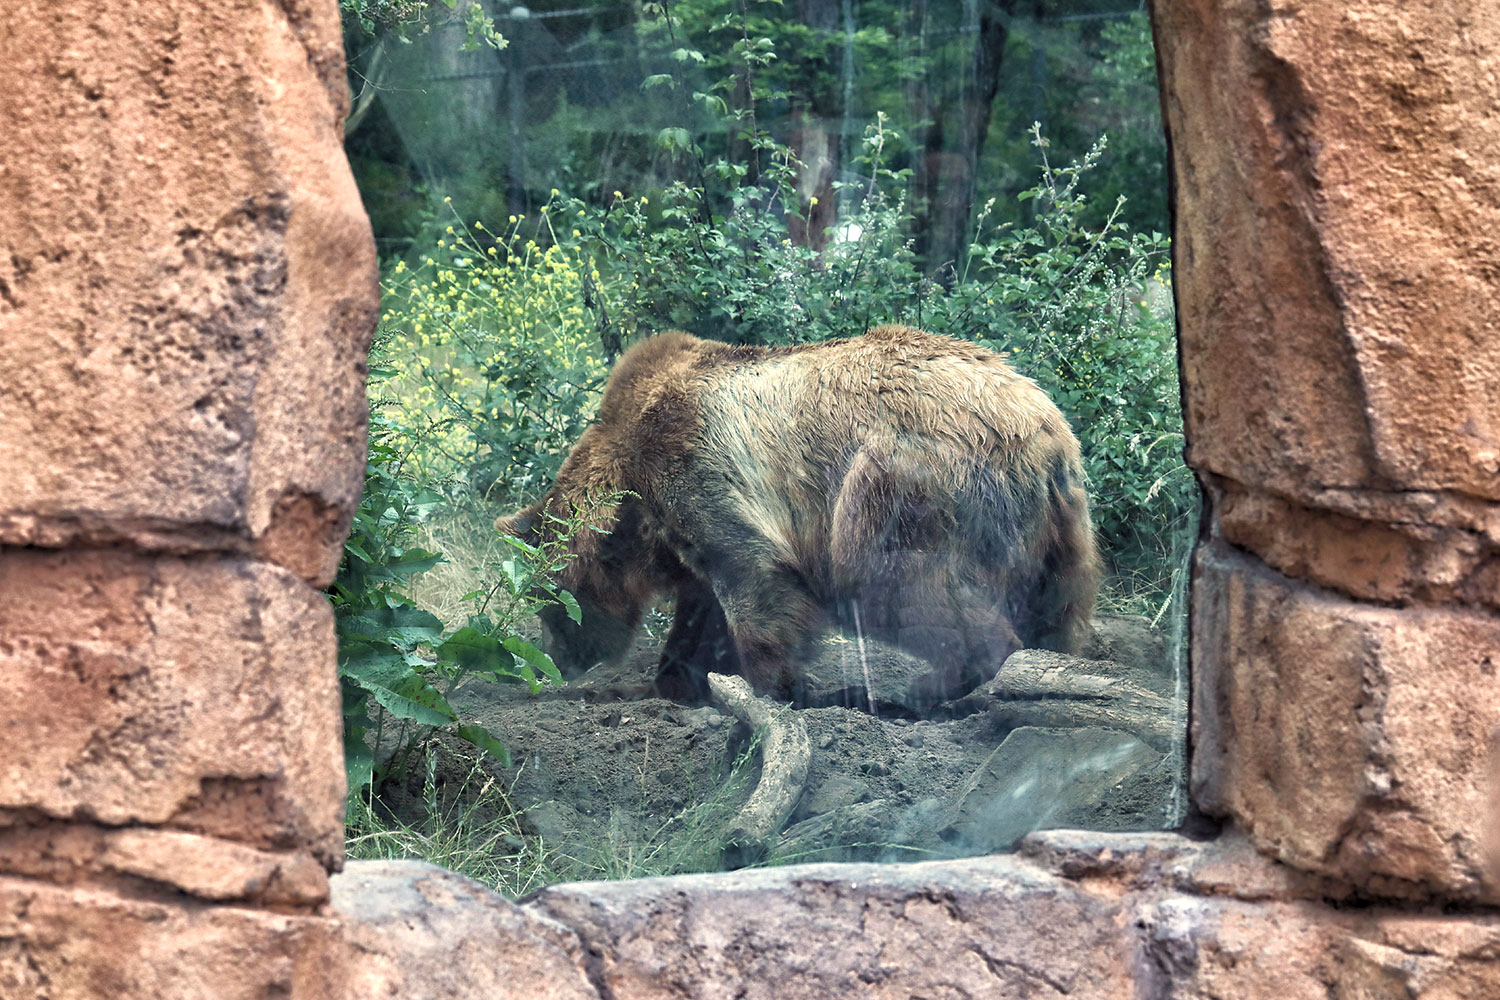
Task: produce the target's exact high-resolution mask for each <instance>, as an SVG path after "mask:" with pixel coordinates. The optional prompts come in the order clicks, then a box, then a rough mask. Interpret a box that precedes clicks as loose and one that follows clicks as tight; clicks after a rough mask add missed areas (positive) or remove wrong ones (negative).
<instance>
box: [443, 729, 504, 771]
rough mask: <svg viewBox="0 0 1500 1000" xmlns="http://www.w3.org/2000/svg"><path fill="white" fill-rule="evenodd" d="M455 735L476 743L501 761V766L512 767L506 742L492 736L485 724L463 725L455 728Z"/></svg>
mask: <svg viewBox="0 0 1500 1000" xmlns="http://www.w3.org/2000/svg"><path fill="white" fill-rule="evenodd" d="M453 735H455V736H457V737H458V738H459V739H461V740H466V741H468V742H469V743H472V744H474V746H476V747H478V748H479V749H481V750H483V751H484V752H485V753H487V754H489V755H490V756H491V757H493V758H495V759H496V760H497V761H499V762H500V766H501V767H510V751H509V750H507V749H505V744H504V743H501V742H500V741H499V740H497V739H495V737H493V736H491V735H490V731H489V730H488V729H485V728H484V727H483V726H471V725H461V726H458V727H456V728H455V729H454V730H453Z"/></svg>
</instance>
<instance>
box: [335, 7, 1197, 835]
mask: <svg viewBox="0 0 1500 1000" xmlns="http://www.w3.org/2000/svg"><path fill="white" fill-rule="evenodd" d="M341 8H342V10H343V13H344V36H345V44H346V49H347V51H348V55H349V67H350V69H349V72H350V87H351V92H352V94H353V105H352V111H351V114H350V117H349V120H348V123H347V127H346V150H347V152H348V154H349V158H350V161H351V163H352V165H353V167H354V171H355V176H356V179H357V181H358V183H359V186H360V189H361V192H362V193H363V196H364V199H365V205H366V208H367V210H368V211H369V214H370V217H371V220H372V223H373V225H374V228H375V235H376V239H377V243H378V246H379V248H380V251H381V258H382V270H383V293H384V294H383V307H382V318H381V324H380V329H379V331H378V333H377V337H376V341H375V345H374V347H373V348H372V352H371V369H370V371H371V401H372V423H371V458H370V468H369V477H368V481H367V487H366V491H365V497H364V501H363V503H362V505H361V508H360V511H359V513H358V515H357V516H356V520H355V529H354V533H353V535H352V536H351V539H350V542H349V545H348V550H347V556H346V560H345V564H344V566H343V569H342V570H341V573H340V576H339V580H338V582H337V583H336V585H335V587H334V588H333V589H332V590H331V592H330V596H331V598H332V600H333V601H334V604H335V609H336V612H337V615H338V620H339V625H340V642H341V652H340V670H341V675H342V677H343V681H344V688H345V716H346V743H347V746H348V747H349V754H350V757H349V767H350V778H351V782H350V784H351V794H352V795H353V796H354V798H353V799H352V800H351V801H352V803H357V802H358V801H359V799H360V795H361V794H364V795H365V796H366V798H365V800H364V801H365V803H366V806H368V804H369V801H370V800H369V798H368V794H369V792H370V790H371V789H372V788H373V787H374V786H375V785H378V783H379V782H380V781H381V780H382V779H383V778H384V777H386V776H388V775H389V774H390V773H391V769H392V767H393V766H395V765H393V764H392V761H397V760H400V759H404V758H403V754H402V753H401V752H399V751H398V752H395V753H392V752H390V750H389V748H390V747H391V746H393V745H394V746H396V747H398V748H404V750H405V757H408V758H409V757H410V751H411V749H412V748H414V747H417V746H419V745H420V744H421V742H422V740H423V739H425V738H426V737H427V736H430V734H431V733H432V732H434V731H439V730H440V731H442V732H446V733H449V734H451V735H454V736H457V737H458V738H460V739H461V740H465V741H467V742H469V743H471V744H473V745H474V746H476V747H478V748H480V749H481V750H482V751H484V752H485V753H487V754H490V755H491V756H492V757H494V758H498V759H500V760H504V759H506V756H507V748H506V747H505V746H504V745H503V743H502V741H501V740H500V739H498V738H497V737H496V736H495V735H493V734H490V733H488V732H486V731H484V730H482V729H480V728H478V727H475V726H472V725H465V724H463V722H462V720H461V719H460V718H459V717H458V713H457V712H455V711H454V709H453V708H452V705H451V702H450V696H451V694H452V692H453V690H454V689H455V687H456V686H457V685H458V684H460V683H462V682H463V680H464V679H465V678H466V677H469V676H474V675H478V676H484V677H489V678H491V679H500V680H510V681H516V682H522V683H526V684H529V685H532V686H533V687H537V686H540V685H542V684H545V683H548V682H549V681H555V680H556V671H555V668H553V666H552V664H551V661H550V659H548V658H547V656H546V654H545V653H543V652H541V651H540V650H539V649H537V648H536V646H535V645H533V644H532V643H530V642H528V641H527V640H526V639H525V638H523V636H522V632H523V631H524V630H523V629H522V626H521V623H522V622H523V621H524V620H525V619H526V618H527V616H528V615H529V614H531V613H532V612H534V611H535V610H536V608H537V606H538V604H539V603H544V602H548V601H560V602H562V603H564V604H565V605H569V607H570V609H571V608H572V606H571V598H570V597H569V596H568V595H567V594H565V593H562V592H559V591H556V590H554V589H550V588H549V587H548V586H547V585H546V579H547V570H548V569H549V568H553V567H555V566H556V565H557V562H558V560H560V559H564V558H566V552H565V546H564V544H563V541H564V540H565V538H566V536H567V535H568V534H569V533H570V532H576V531H578V530H588V524H589V522H590V520H591V518H593V517H595V516H596V515H597V514H598V513H599V512H598V511H578V512H573V513H572V514H571V515H570V516H569V517H567V518H565V519H564V520H563V522H560V523H559V524H558V525H557V528H558V533H557V538H556V540H555V541H554V543H552V544H549V545H546V546H543V547H541V548H540V549H536V548H531V547H528V546H525V545H522V544H521V543H519V542H516V541H515V540H508V539H503V538H498V537H497V536H495V535H494V533H493V532H492V531H490V530H489V528H488V525H489V522H490V520H491V519H492V518H493V517H494V515H495V514H496V513H497V512H500V511H503V510H506V509H511V508H514V506H516V505H517V504H519V503H521V502H524V501H526V500H529V499H531V498H533V497H534V496H536V495H537V494H538V493H539V492H540V491H541V490H543V489H544V488H545V487H546V485H547V484H548V482H550V479H551V477H552V475H553V474H554V473H555V472H556V470H557V467H558V465H559V464H560V463H561V460H562V458H563V457H564V456H565V454H566V452H567V449H568V447H569V446H570V445H571V444H572V443H573V442H574V441H575V440H577V438H578V436H579V435H580V434H581V432H582V430H583V428H584V427H585V426H587V424H588V422H589V421H590V419H591V418H592V416H593V413H594V411H595V408H596V407H597V403H598V398H599V394H600V390H601V388H602V386H603V383H604V380H605V378H606V377H607V374H608V370H609V366H610V364H611V363H612V362H613V360H614V359H615V358H616V357H617V356H618V355H619V353H620V352H621V351H622V350H623V349H624V348H625V347H627V346H628V345H629V344H630V343H632V342H634V341H635V340H637V339H639V338H641V337H644V336H647V335H649V334H650V333H653V332H657V331H660V330H662V329H668V328H680V329H685V330H688V331H690V332H693V333H695V334H698V335H700V336H706V337H713V338H716V339H720V340H726V341H731V342H737V343H755V344H772V345H774V344H787V343H798V342H806V341H809V340H821V339H824V338H827V337H838V336H850V335H855V334H858V333H860V332H862V331H864V330H865V329H867V328H869V327H871V326H875V325H879V324H881V323H887V322H904V323H910V324H912V325H917V326H921V327H924V328H927V329H930V330H933V331H936V332H941V333H947V334H950V335H953V336H958V337H963V338H967V339H971V340H975V341H978V342H980V343H983V344H985V345H987V346H989V347H992V348H994V349H996V350H1001V351H1004V352H1006V353H1007V354H1008V355H1009V356H1010V358H1011V361H1012V363H1013V364H1014V365H1015V366H1016V367H1017V368H1018V369H1020V370H1021V371H1022V372H1023V373H1024V374H1027V375H1029V376H1031V377H1032V378H1034V379H1035V380H1036V381H1037V382H1038V383H1040V384H1041V385H1042V386H1043V387H1044V388H1045V389H1046V390H1047V391H1048V392H1049V393H1050V394H1051V395H1052V397H1053V398H1054V399H1055V400H1056V401H1057V403H1058V404H1059V406H1060V407H1061V408H1062V409H1063V411H1064V412H1065V413H1066V414H1067V415H1068V417H1069V419H1070V421H1071V423H1072V424H1073V426H1074V428H1075V430H1076V431H1077V432H1078V434H1079V437H1080V440H1081V442H1082V444H1083V448H1084V454H1085V462H1086V469H1087V471H1088V475H1089V479H1090V494H1091V498H1092V503H1093V511H1094V518H1095V524H1096V528H1097V530H1098V534H1099V538H1100V542H1101V546H1102V548H1103V551H1104V553H1105V555H1106V558H1107V561H1108V564H1109V570H1110V579H1109V582H1108V585H1107V588H1106V595H1105V604H1106V606H1107V607H1109V608H1110V609H1111V610H1116V611H1128V612H1132V613H1139V614H1144V615H1146V616H1148V617H1150V618H1151V619H1152V620H1153V621H1155V622H1157V623H1160V622H1161V621H1162V620H1163V618H1164V617H1166V616H1169V615H1172V614H1176V613H1177V611H1178V607H1179V605H1180V584H1181V581H1182V578H1183V575H1184V569H1183V567H1184V554H1185V552H1186V548H1187V544H1186V543H1187V539H1188V538H1189V537H1190V534H1191V531H1192V522H1193V518H1194V516H1195V513H1196V505H1197V492H1196V487H1195V486H1194V484H1193V482H1192V479H1191V476H1190V475H1189V474H1188V473H1187V471H1186V469H1185V468H1184V467H1183V465H1182V461H1181V447H1182V437H1181V418H1180V412H1179V398H1178V382H1177V365H1176V346H1175V335H1174V320H1173V315H1172V304H1171V293H1170V264H1169V245H1168V241H1167V238H1166V237H1165V236H1164V235H1163V234H1164V233H1166V232H1167V231H1168V219H1167V180H1166V173H1165V160H1166V151H1165V144H1164V140H1163V134H1162V129H1161V123H1160V113H1159V106H1158V99H1157V90H1156V69H1155V59H1154V55H1153V49H1152V43H1151V33H1150V28H1149V24H1148V22H1147V19H1146V15H1145V12H1144V10H1143V5H1141V4H1136V3H1129V2H1124V0H910V2H903V0H785V2H781V0H675V2H660V3H644V2H635V0H610V2H603V3H595V4H588V3H587V2H586V0H538V2H535V3H534V4H530V5H528V6H526V7H521V6H507V5H492V4H480V3H476V2H473V0H430V2H428V0H341ZM388 724H397V725H399V726H400V727H401V736H400V737H399V738H398V739H396V740H394V741H393V740H392V739H391V738H390V736H389V734H388V733H386V732H385V731H384V727H386V726H387V725H388ZM377 730H379V731H378V732H377ZM373 748H385V749H383V750H382V752H381V753H380V754H379V755H378V756H379V759H378V760H377V754H376V753H374V752H373ZM361 815H363V816H364V818H365V820H369V819H371V817H370V816H369V814H368V810H366V811H365V812H364V813H360V812H359V811H358V810H355V811H353V812H351V816H352V817H355V819H354V820H352V822H354V823H355V826H356V827H357V826H358V825H359V820H358V817H359V816H361Z"/></svg>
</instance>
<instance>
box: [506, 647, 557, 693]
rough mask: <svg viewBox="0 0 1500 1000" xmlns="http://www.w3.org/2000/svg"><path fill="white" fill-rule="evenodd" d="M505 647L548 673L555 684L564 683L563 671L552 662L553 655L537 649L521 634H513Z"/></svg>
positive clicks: (532, 665) (524, 660) (544, 672)
mask: <svg viewBox="0 0 1500 1000" xmlns="http://www.w3.org/2000/svg"><path fill="white" fill-rule="evenodd" d="M504 645H505V648H506V649H508V650H510V651H511V652H512V653H514V654H515V655H516V656H518V657H520V658H521V660H522V661H523V662H525V663H527V664H529V665H530V666H531V667H532V668H533V669H535V670H537V671H540V672H541V673H543V674H546V675H547V676H548V677H550V678H551V679H552V682H553V683H554V684H561V683H562V672H561V671H560V670H558V669H557V664H556V663H553V662H552V657H550V656H548V655H547V654H546V653H544V652H542V651H541V650H540V649H537V648H536V647H535V646H533V645H532V644H531V643H529V642H527V641H526V640H525V639H522V638H521V637H520V636H515V635H513V636H511V637H509V638H508V639H506V640H505V643H504Z"/></svg>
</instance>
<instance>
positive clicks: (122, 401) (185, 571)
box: [0, 0, 1500, 1000]
mask: <svg viewBox="0 0 1500 1000" xmlns="http://www.w3.org/2000/svg"><path fill="white" fill-rule="evenodd" d="M1153 18H1154V21H1155V24H1156V28H1157V33H1158V42H1159V52H1160V59H1161V68H1162V78H1163V99H1164V107H1165V109H1166V119H1167V123H1168V128H1169V133H1170V139H1171V145H1172V164H1173V172H1174V177H1175V197H1176V213H1177V218H1176V224H1175V252H1176V257H1177V259H1176V268H1175V270H1176V282H1177V294H1178V299H1179V302H1178V304H1179V317H1180V323H1181V334H1182V335H1181V343H1182V360H1183V371H1184V383H1185V390H1184V393H1185V399H1186V403H1187V411H1188V431H1189V440H1190V444H1191V447H1190V451H1189V457H1190V461H1191V463H1192V465H1193V467H1194V468H1195V469H1196V470H1197V471H1198V473H1199V475H1200V477H1201V479H1202V480H1203V482H1204V485H1205V489H1206V492H1207V494H1208V504H1209V506H1208V510H1207V516H1206V518H1205V525H1206V527H1205V531H1204V537H1203V540H1202V544H1201V545H1200V549H1199V553H1198V558H1197V562H1196V566H1195V576H1194V587H1193V608H1192V671H1193V691H1194V700H1193V733H1192V737H1193V758H1194V759H1193V785H1192V794H1193V798H1194V802H1195V804H1196V806H1197V807H1198V808H1199V809H1200V810H1202V812H1204V813H1206V814H1208V815H1210V816H1211V817H1216V818H1219V819H1222V820H1223V826H1222V829H1219V830H1218V831H1217V832H1216V833H1214V835H1213V836H1212V837H1211V838H1209V839H1206V840H1193V839H1191V838H1189V837H1187V836H1183V835H1178V834H1152V835H1109V836H1106V835H1089V834H1070V833H1052V834H1039V835H1033V836H1032V837H1031V838H1028V840H1027V841H1026V842H1025V843H1024V845H1023V849H1022V851H1021V852H1020V853H1019V854H1017V855H1013V856H999V857H992V858H980V859H973V860H967V861H958V862H943V863H935V864H925V865H909V866H899V867H895V866H868V865H851V866H802V867H791V868H780V869H773V870H765V871H750V872H737V873H728V874H723V875H705V876H691V877H684V878H677V879H665V880H647V881H640V882H633V883H617V884H590V885H569V886H557V887H553V888H550V889H548V890H545V891H544V892H542V893H541V894H539V895H538V896H536V897H535V898H533V899H531V900H529V901H527V902H525V903H523V904H521V905H516V904H512V903H508V902H506V901H504V900H502V899H500V898H498V897H496V896H495V895H493V894H491V893H489V892H487V891H486V890H484V889H482V888H481V887H479V886H476V885H475V884H473V883H471V882H467V881H465V880H463V879H460V878H458V877H456V876H452V875H448V874H446V873H443V872H441V871H439V870H437V869H432V868H429V867H426V866H421V865H415V864H410V863H396V864H368V863H366V864H357V865H350V866H349V870H348V871H345V872H344V873H343V874H341V875H338V876H337V877H336V878H334V879H332V880H331V882H330V879H329V873H330V872H333V871H336V870H337V869H338V868H339V867H340V865H341V863H342V850H341V834H342V824H341V820H342V817H341V816H340V806H341V802H342V793H343V787H342V781H343V778H342V766H341V765H342V761H341V754H340V752H339V746H338V729H339V719H338V714H339V713H338V701H337V688H336V684H335V678H334V674H335V671H334V659H333V657H334V651H333V633H332V624H331V619H330V615H329V612H328V608H327V606H326V603H325V602H324V601H323V599H322V598H321V596H320V595H319V594H318V590H317V588H318V587H320V586H321V585H323V584H324V583H326V581H327V580H328V578H329V576H330V575H331V574H332V573H333V571H334V569H335V567H336V564H337V561H338V556H339V549H340V543H341V540H342V537H343V533H344V531H345V530H346V528H347V523H348V518H349V515H350V511H351V509H352V506H353V504H354V502H355V499H356V496H357V491H358V488H359V484H360V473H361V468H362V449H363V439H364V409H363V391H362V365H363V357H364V351H365V347H366V338H367V336H368V334H369V331H370V327H371V325H372V324H373V319H374V310H375V296H376V288H375V280H374V258H373V250H372V246H371V241H370V238H369V232H368V227H367V225H366V223H365V219H364V216H363V213H362V211H361V209H360V206H359V201H358V196H357V194H356V192H355V191H354V188H353V185H352V183H351V181H350V178H349V175H348V172H347V170H345V169H344V166H343V161H342V158H341V155H340V149H339V141H340V121H341V118H342V115H343V113H344V110H345V105H346V95H345V94H344V84H343V69H342V54H341V51H340V47H339V46H340V43H339V34H338V23H337V10H336V5H335V4H334V3H333V2H332V0H279V2H273V0H231V2H230V3H226V4H218V5H202V4H193V3H188V2H186V0H151V2H149V3H148V2H145V0H134V2H133V0H113V2H107V3H104V2H101V3H99V4H96V5H93V6H92V7H89V8H80V7H79V5H31V6H30V7H29V8H27V9H25V10H22V9H19V8H18V10H17V11H15V12H12V13H10V14H9V15H8V17H7V21H6V28H5V31H4V33H0V83H3V88H0V93H3V94H4V95H5V96H4V97H3V98H0V134H3V135H5V136H6V138H7V143H6V156H5V159H4V162H3V164H0V244H3V245H0V344H3V348H4V349H3V352H0V671H3V673H0V682H3V684H4V687H5V691H6V694H5V697H4V699H3V700H0V998H3V1000H10V998H12V997H15V998H18V1000H21V998H24V1000H42V998H46V1000H60V998H74V997H110V998H115V997H143V998H144V997H152V998H156V997H161V998H179V997H184V998H185V997H195V998H196V997H203V998H209V997H213V998H238V997H244V998H271V997H280V998H288V997H289V998H297V1000H300V998H346V997H347V998H351V1000H352V998H364V997H370V998H373V997H439V996H441V997H448V998H454V997H470V996H472V997H496V996H518V997H528V998H532V997H536V998H546V997H558V998H574V997H577V998H609V1000H625V998H643V1000H644V998H666V997H674V998H690V997H701V998H709V997H728V996H739V997H746V998H753V997H766V998H771V997H775V998H798V997H807V998H821V997H844V996H868V997H892V998H897V997H899V998H907V997H1017V998H1020V997H1028V998H1029V997H1054V996H1055V997H1061V996H1068V997H1073V998H1106V997H1108V998H1121V1000H1124V998H1135V1000H1141V998H1153V1000H1156V998H1184V1000H1186V998H1255V997H1272V996H1275V997H1277V998H1279V1000H1300V998H1303V997H1306V998H1309V1000H1311V998H1318V1000H1328V998H1334V1000H1355V998H1366V1000H1367V998H1386V997H1390V998H1397V997H1404V998H1414V997H1415V998H1422V1000H1439V998H1454V1000H1457V998H1489V997H1497V996H1500V916H1497V913H1500V911H1497V910H1496V909H1495V907H1496V904H1500V881H1497V876H1496V864H1495V861H1496V852H1497V846H1500V845H1497V843H1496V839H1495V838H1496V835H1497V834H1496V831H1497V830H1500V753H1497V750H1496V748H1497V746H1500V694H1497V692H1496V686H1495V667H1496V662H1497V661H1500V599H1497V596H1496V595H1497V593H1500V558H1497V549H1500V506H1497V504H1500V434H1497V431H1500V428H1497V424H1500V337H1497V335H1496V334H1497V331H1496V329H1495V327H1496V323H1495V310H1496V308H1497V307H1496V306H1495V305H1494V302H1495V301H1496V299H1497V296H1496V294H1495V293H1496V291H1497V289H1496V286H1497V284H1500V270H1497V269H1496V267H1495V265H1494V260H1495V259H1496V257H1497V254H1496V243H1495V239H1496V237H1495V235H1494V234H1495V233H1497V232H1500V225H1497V223H1500V218H1497V216H1500V196H1497V191H1500V176H1497V175H1500V158H1497V157H1496V155H1495V153H1494V150H1496V149H1500V142H1497V139H1500V135H1497V134H1495V133H1497V132H1500V119H1497V118H1496V117H1495V115H1494V114H1493V109H1494V108H1495V107H1496V106H1497V104H1500V80H1497V76H1496V74H1495V72H1494V67H1495V66H1496V65H1500V58H1497V57H1500V22H1497V21H1496V20H1495V19H1494V18H1493V17H1490V16H1488V15H1487V12H1485V11H1484V10H1483V9H1481V8H1479V7H1477V6H1476V5H1471V4H1467V3H1462V2H1460V0H1436V2H1434V3H1429V4H1423V5H1410V4H1402V3H1399V2H1397V0H1378V2H1356V3H1353V4H1312V3H1288V2H1284V0H1255V2H1250V0H1228V2H1223V3H1210V2H1208V0H1156V3H1155V4H1154V10H1153ZM1195 829H1200V830H1209V829H1211V825H1210V824H1205V823H1203V822H1199V823H1197V824H1196V826H1195Z"/></svg>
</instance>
